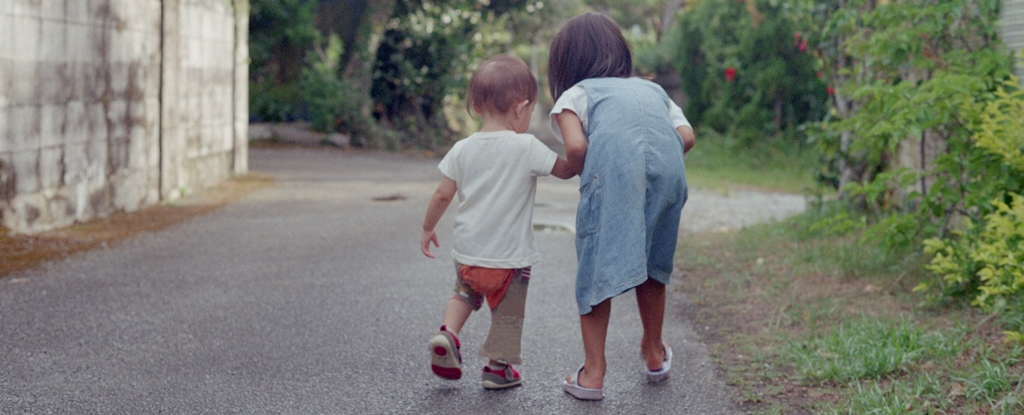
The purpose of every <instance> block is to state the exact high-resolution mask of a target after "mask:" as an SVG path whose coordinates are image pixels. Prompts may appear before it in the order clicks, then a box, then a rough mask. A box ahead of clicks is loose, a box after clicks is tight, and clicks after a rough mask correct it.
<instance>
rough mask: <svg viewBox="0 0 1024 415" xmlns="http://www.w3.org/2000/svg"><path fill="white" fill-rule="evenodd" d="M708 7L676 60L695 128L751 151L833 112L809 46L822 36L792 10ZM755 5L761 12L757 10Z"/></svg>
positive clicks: (687, 17) (696, 12)
mask: <svg viewBox="0 0 1024 415" xmlns="http://www.w3.org/2000/svg"><path fill="white" fill-rule="evenodd" d="M750 1H751V2H752V3H748V2H737V1H734V0H707V1H703V2H700V3H698V4H696V5H695V6H693V7H692V8H691V9H690V10H689V12H687V13H686V14H684V15H683V17H682V19H681V20H680V23H679V24H680V28H679V29H678V30H677V31H676V36H677V40H678V46H677V47H676V50H677V51H678V52H677V57H676V59H675V61H676V66H677V70H678V72H679V74H680V76H681V77H682V78H683V88H684V90H685V91H686V93H687V95H688V97H689V101H688V104H687V108H686V113H687V116H688V117H690V119H691V120H693V121H694V122H695V123H698V124H701V125H703V126H706V127H710V128H712V129H714V130H716V131H718V132H721V133H728V134H730V135H734V136H736V137H738V138H740V139H741V140H743V141H745V142H747V143H750V142H755V141H758V140H763V139H765V138H770V137H774V136H777V135H779V134H780V133H785V134H786V135H789V136H792V137H794V138H796V137H799V136H800V134H799V130H798V127H799V126H800V125H802V124H804V123H806V122H809V121H818V120H820V119H821V117H822V116H824V115H825V112H826V97H827V95H826V87H825V84H824V82H823V81H822V80H821V79H820V78H819V74H818V71H817V69H816V66H817V65H818V60H817V59H816V58H815V57H814V51H813V50H812V49H811V48H810V47H809V46H808V44H813V43H814V42H813V40H812V39H809V38H810V37H813V36H815V35H814V34H813V31H809V30H807V29H809V27H805V26H804V25H803V24H801V23H800V22H799V20H798V18H797V17H796V14H798V13H795V12H794V11H792V10H789V11H787V10H788V8H789V7H791V5H788V4H783V2H777V1H767V0H763V1H754V0H750ZM755 4H756V6H755Z"/></svg>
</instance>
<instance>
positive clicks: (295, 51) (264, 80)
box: [249, 0, 320, 121]
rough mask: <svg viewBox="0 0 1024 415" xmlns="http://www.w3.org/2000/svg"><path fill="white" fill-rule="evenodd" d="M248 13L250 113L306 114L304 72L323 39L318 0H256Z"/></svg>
mask: <svg viewBox="0 0 1024 415" xmlns="http://www.w3.org/2000/svg"><path fill="white" fill-rule="evenodd" d="M251 5H252V8H251V10H250V17H249V56H250V63H249V97H250V101H249V114H250V116H251V117H253V118H254V119H257V120H262V121H286V120H293V119H296V118H299V117H301V116H302V93H301V86H300V84H299V82H300V75H301V71H302V67H303V63H304V62H305V60H304V57H305V55H306V53H307V51H308V50H309V49H310V48H312V47H313V45H314V44H315V43H316V42H318V41H319V40H320V32H319V31H318V30H317V29H316V27H315V26H314V25H313V16H314V11H315V8H316V5H317V1H316V0H252V2H251Z"/></svg>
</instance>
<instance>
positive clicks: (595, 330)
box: [565, 299, 612, 389]
mask: <svg viewBox="0 0 1024 415" xmlns="http://www.w3.org/2000/svg"><path fill="white" fill-rule="evenodd" d="M611 311H612V300H610V299H609V300H605V301H604V302H602V303H601V304H598V305H596V306H594V307H593V308H592V309H591V310H590V313H589V314H585V315H582V316H580V328H581V331H582V332H583V353H584V354H585V355H586V356H585V357H584V360H583V372H582V373H580V378H579V379H578V382H579V384H580V386H582V387H584V388H591V389H600V388H602V387H604V373H605V369H606V368H607V366H608V362H607V361H606V360H605V356H604V344H605V340H606V339H607V338H608V320H609V318H610V317H611ZM571 377H572V376H569V377H567V378H566V379H565V380H566V381H569V380H570V378H571Z"/></svg>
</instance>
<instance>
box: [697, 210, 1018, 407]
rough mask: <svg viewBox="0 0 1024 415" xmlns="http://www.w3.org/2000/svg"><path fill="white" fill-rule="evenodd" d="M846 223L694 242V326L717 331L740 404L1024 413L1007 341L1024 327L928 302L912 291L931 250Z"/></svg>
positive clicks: (813, 220) (811, 223)
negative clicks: (897, 245)
mask: <svg viewBox="0 0 1024 415" xmlns="http://www.w3.org/2000/svg"><path fill="white" fill-rule="evenodd" d="M843 213H844V212H843V209H842V208H841V207H840V206H837V205H835V204H830V203H824V204H816V203H812V206H811V208H810V209H809V211H808V212H806V213H804V214H802V215H799V216H797V217H794V218H791V219H789V220H786V221H781V222H777V223H772V224H764V225H757V226H751V227H747V228H745V229H742V230H739V231H736V232H733V233H726V234H719V233H709V234H702V235H699V236H695V237H690V238H683V239H682V240H680V250H679V254H678V261H677V263H678V264H679V266H680V267H681V268H682V269H683V270H684V275H683V278H681V279H680V282H679V284H680V286H679V288H678V289H680V290H681V291H684V292H687V293H688V294H689V297H690V298H691V299H693V301H694V307H693V308H692V311H690V313H691V314H688V318H691V319H692V320H693V321H694V323H695V325H697V326H708V327H712V328H713V329H712V330H709V331H708V333H709V335H708V336H709V337H708V341H709V343H710V344H709V350H710V351H711V354H712V357H713V358H714V359H715V361H716V362H717V363H718V365H719V367H720V368H721V369H723V370H724V371H725V373H726V378H727V381H728V382H729V383H730V384H731V385H732V386H734V387H736V388H737V390H738V391H739V393H738V395H739V396H738V397H737V400H739V401H740V402H742V403H743V404H744V405H745V407H747V408H749V409H748V411H749V412H750V413H758V414H769V413H771V414H779V413H794V412H795V413H802V412H803V411H807V410H810V411H811V412H812V413H821V414H1024V344H1021V343H1013V342H1010V343H1006V342H1004V339H1005V338H1006V337H1005V335H1004V334H1003V332H1002V330H1006V329H1008V328H1019V327H1024V318H1021V319H1019V320H1020V321H1009V320H1008V319H998V318H994V317H993V316H990V315H987V314H984V313H982V312H980V311H978V310H977V309H975V308H972V307H970V306H969V305H968V304H967V303H966V302H958V301H948V302H943V303H927V302H925V297H924V296H922V295H921V294H918V293H913V292H911V289H912V288H913V287H914V286H915V285H916V284H917V283H918V282H920V281H923V280H927V279H930V278H935V276H933V275H930V274H929V273H928V272H927V271H925V270H924V269H923V264H924V263H925V262H927V258H926V257H925V255H923V254H921V247H920V246H907V247H905V248H903V249H901V250H900V252H887V251H885V250H883V249H880V248H879V247H878V244H876V243H872V242H871V239H866V238H865V236H864V234H865V232H864V228H865V226H864V225H863V223H861V221H859V220H852V219H850V218H851V217H854V215H847V216H846V217H844V216H843ZM1022 303H1024V301H1022ZM1021 308H1024V305H1021ZM1003 320H1007V321H1003ZM798 408H799V409H798Z"/></svg>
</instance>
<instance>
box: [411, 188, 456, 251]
mask: <svg viewBox="0 0 1024 415" xmlns="http://www.w3.org/2000/svg"><path fill="white" fill-rule="evenodd" d="M456 190H458V187H457V186H456V185H455V181H454V180H452V179H449V178H447V177H445V178H444V179H441V184H439V185H437V190H434V195H433V196H431V197H430V203H428V204H427V216H426V217H425V218H424V219H423V236H422V237H420V250H422V251H423V255H426V256H427V257H428V258H433V257H434V254H433V253H432V252H430V243H431V242H433V243H434V246H441V245H440V244H438V242H437V233H436V232H434V227H435V226H437V221H439V220H441V215H444V211H446V210H448V205H449V204H451V203H452V199H453V198H455V192H456Z"/></svg>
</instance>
